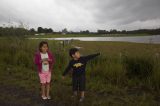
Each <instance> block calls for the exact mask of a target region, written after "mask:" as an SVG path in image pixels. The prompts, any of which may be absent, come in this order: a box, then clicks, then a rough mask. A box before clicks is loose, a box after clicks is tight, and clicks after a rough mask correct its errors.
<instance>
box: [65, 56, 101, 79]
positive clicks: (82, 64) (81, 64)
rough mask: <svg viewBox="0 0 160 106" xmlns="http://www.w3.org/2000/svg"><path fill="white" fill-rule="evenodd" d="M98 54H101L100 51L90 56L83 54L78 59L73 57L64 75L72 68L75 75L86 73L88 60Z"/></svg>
mask: <svg viewBox="0 0 160 106" xmlns="http://www.w3.org/2000/svg"><path fill="white" fill-rule="evenodd" d="M98 55H100V53H97V54H92V55H88V56H82V57H80V58H79V59H78V60H73V59H72V60H71V61H70V62H69V64H68V66H67V68H66V69H65V71H64V73H63V76H65V75H66V74H67V73H68V71H70V70H71V69H72V70H73V76H81V75H85V68H86V64H87V62H88V61H89V60H91V59H93V58H94V57H96V56H98Z"/></svg>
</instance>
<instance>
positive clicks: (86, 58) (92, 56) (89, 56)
mask: <svg viewBox="0 0 160 106" xmlns="http://www.w3.org/2000/svg"><path fill="white" fill-rule="evenodd" d="M99 55H100V53H96V54H91V55H88V56H85V57H84V58H85V60H86V61H89V60H91V59H93V58H95V57H97V56H99Z"/></svg>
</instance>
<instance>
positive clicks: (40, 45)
mask: <svg viewBox="0 0 160 106" xmlns="http://www.w3.org/2000/svg"><path fill="white" fill-rule="evenodd" d="M44 44H46V45H47V47H48V42H46V41H41V42H40V43H39V51H40V52H41V51H42V50H41V48H42V46H43V45H44ZM48 48H49V47H48Z"/></svg>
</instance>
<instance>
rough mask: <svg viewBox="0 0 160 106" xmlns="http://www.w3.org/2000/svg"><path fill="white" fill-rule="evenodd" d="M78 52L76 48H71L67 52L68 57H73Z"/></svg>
mask: <svg viewBox="0 0 160 106" xmlns="http://www.w3.org/2000/svg"><path fill="white" fill-rule="evenodd" d="M78 51H79V50H78V49H77V48H71V49H70V50H69V55H70V56H71V57H72V55H74V54H75V53H76V52H78Z"/></svg>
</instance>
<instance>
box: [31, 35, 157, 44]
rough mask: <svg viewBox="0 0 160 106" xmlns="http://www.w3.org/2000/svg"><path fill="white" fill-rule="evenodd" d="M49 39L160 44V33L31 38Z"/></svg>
mask: <svg viewBox="0 0 160 106" xmlns="http://www.w3.org/2000/svg"><path fill="white" fill-rule="evenodd" d="M31 39H48V40H80V41H120V42H134V43H155V44H160V35H152V36H131V37H67V38H65V37H64V38H31Z"/></svg>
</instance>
